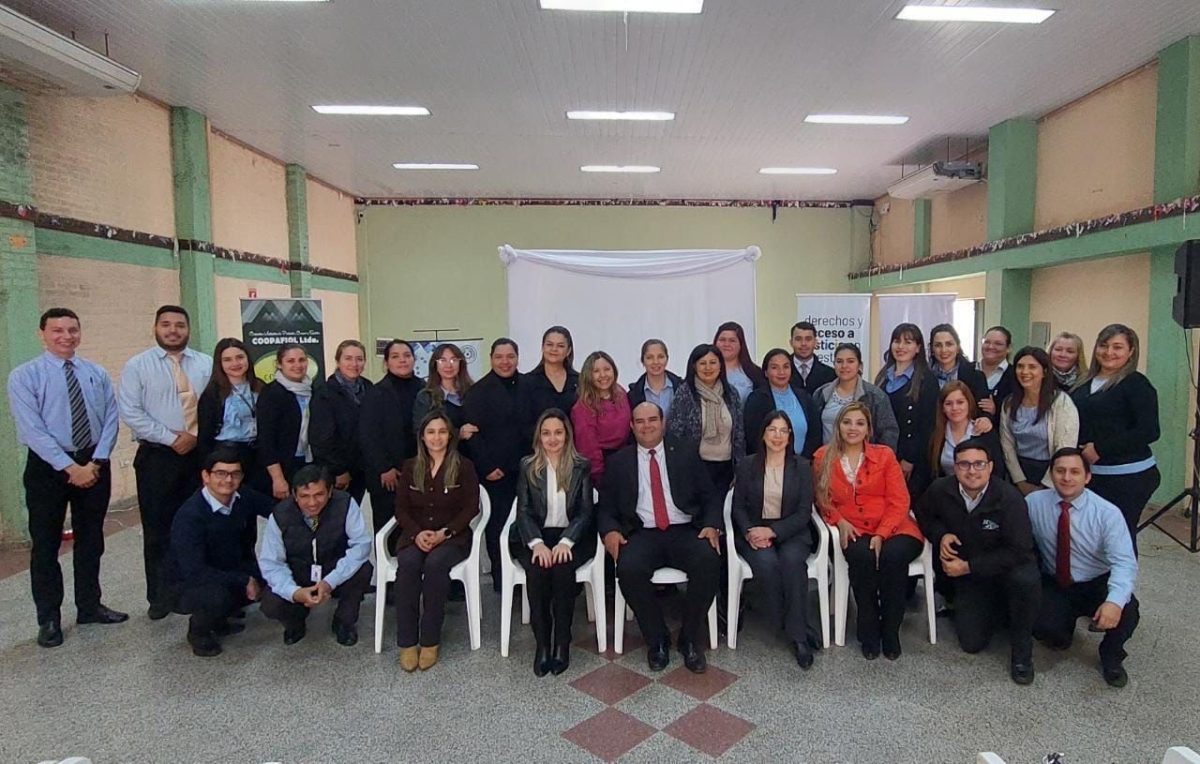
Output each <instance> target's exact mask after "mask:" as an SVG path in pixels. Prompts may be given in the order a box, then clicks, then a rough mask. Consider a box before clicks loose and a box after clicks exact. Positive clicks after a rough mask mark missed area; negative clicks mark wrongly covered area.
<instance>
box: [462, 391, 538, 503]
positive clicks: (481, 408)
mask: <svg viewBox="0 0 1200 764" xmlns="http://www.w3.org/2000/svg"><path fill="white" fill-rule="evenodd" d="M463 409H464V413H465V414H466V419H467V422H469V423H471V424H473V425H475V426H476V427H478V428H479V432H477V433H475V434H474V435H473V436H472V437H471V458H472V460H473V461H474V462H475V469H476V470H477V471H478V473H479V477H480V478H486V476H488V475H490V474H491V473H492V471H493V470H496V469H499V470H503V471H504V474H505V475H506V476H509V477H515V475H516V473H517V470H518V468H519V467H520V464H521V457H522V456H525V455H526V454H528V453H529V451H530V449H531V447H532V445H531V444H532V432H533V428H532V424H531V423H530V422H529V388H528V385H527V382H526V380H525V378H524V375H522V374H521V373H520V372H517V374H516V383H515V385H513V387H512V389H510V388H509V386H508V383H506V381H505V380H503V379H502V378H500V377H498V376H497V375H496V372H494V371H489V372H488V373H487V374H486V375H484V377H483V379H481V380H479V381H478V382H476V383H475V385H474V386H473V387H472V388H471V389H470V391H468V392H467V400H466V401H465V402H464V403H463ZM496 511H497V512H504V511H505V508H504V507H497V508H496Z"/></svg>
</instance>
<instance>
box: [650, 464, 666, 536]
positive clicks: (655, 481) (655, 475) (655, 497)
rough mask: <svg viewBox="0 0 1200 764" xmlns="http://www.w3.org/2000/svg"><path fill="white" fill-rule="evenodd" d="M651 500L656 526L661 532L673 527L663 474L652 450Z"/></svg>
mask: <svg viewBox="0 0 1200 764" xmlns="http://www.w3.org/2000/svg"><path fill="white" fill-rule="evenodd" d="M650 500H651V501H652V502H653V504H654V524H655V525H656V526H657V527H658V529H659V530H660V531H665V530H666V529H667V527H668V526H670V525H671V521H670V520H669V519H667V495H666V494H665V493H664V492H663V483H662V473H661V472H659V470H658V459H656V458H654V449H653V448H652V449H650Z"/></svg>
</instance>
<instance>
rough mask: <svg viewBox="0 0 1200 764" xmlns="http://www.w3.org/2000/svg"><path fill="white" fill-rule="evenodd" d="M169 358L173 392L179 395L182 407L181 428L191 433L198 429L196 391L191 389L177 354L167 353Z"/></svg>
mask: <svg viewBox="0 0 1200 764" xmlns="http://www.w3.org/2000/svg"><path fill="white" fill-rule="evenodd" d="M167 358H170V359H171V367H172V368H171V373H172V374H173V375H174V376H175V393H176V394H177V395H178V396H179V405H180V406H182V407H183V428H184V429H185V430H187V431H188V432H189V433H191V434H192V435H195V434H196V432H197V431H198V429H199V427H198V420H197V417H196V404H197V399H196V391H195V390H193V389H192V381H191V380H190V379H188V375H187V374H185V373H184V371H183V366H182V365H181V364H180V363H179V356H174V355H168V356H167Z"/></svg>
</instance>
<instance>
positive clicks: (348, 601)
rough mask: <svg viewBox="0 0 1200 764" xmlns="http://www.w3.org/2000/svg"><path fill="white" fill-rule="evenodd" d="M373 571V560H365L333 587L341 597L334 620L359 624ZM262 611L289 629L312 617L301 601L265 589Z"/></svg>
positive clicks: (337, 595) (343, 623)
mask: <svg viewBox="0 0 1200 764" xmlns="http://www.w3.org/2000/svg"><path fill="white" fill-rule="evenodd" d="M331 569H332V568H331ZM373 570H374V568H372V567H371V563H369V562H364V563H363V564H362V567H361V568H359V569H358V570H357V571H355V573H354V575H353V576H350V578H348V579H346V580H345V581H344V582H343V583H342V585H341V586H339V587H338V588H336V589H334V590H333V593H334V595H335V596H336V597H337V608H336V609H335V610H334V611H333V620H335V621H337V622H338V623H340V624H342V625H343V626H356V625H358V612H359V610H360V609H361V608H362V601H363V597H365V596H366V595H367V587H368V586H370V585H371V573H372V572H373ZM262 613H263V615H265V616H266V617H267V618H270V619H271V620H273V621H281V622H282V623H283V627H284V628H285V629H294V628H297V627H299V626H303V625H304V622H305V621H307V620H308V613H309V609H308V608H307V607H305V606H304V605H301V604H300V603H299V602H294V601H289V600H285V599H284V598H283V597H280V596H279V595H278V594H276V593H275V592H273V591H271V590H269V589H265V590H264V591H263V595H262Z"/></svg>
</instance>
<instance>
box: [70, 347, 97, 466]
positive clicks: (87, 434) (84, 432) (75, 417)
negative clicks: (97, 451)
mask: <svg viewBox="0 0 1200 764" xmlns="http://www.w3.org/2000/svg"><path fill="white" fill-rule="evenodd" d="M63 375H64V376H66V378H67V400H68V401H69V402H70V404H71V443H72V444H73V445H74V446H75V450H76V451H82V450H83V449H85V448H89V447H90V446H91V445H92V424H91V422H89V421H88V411H87V403H86V402H84V400H83V388H81V387H80V386H79V380H78V379H77V378H76V377H75V362H74V361H64V362H63Z"/></svg>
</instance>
